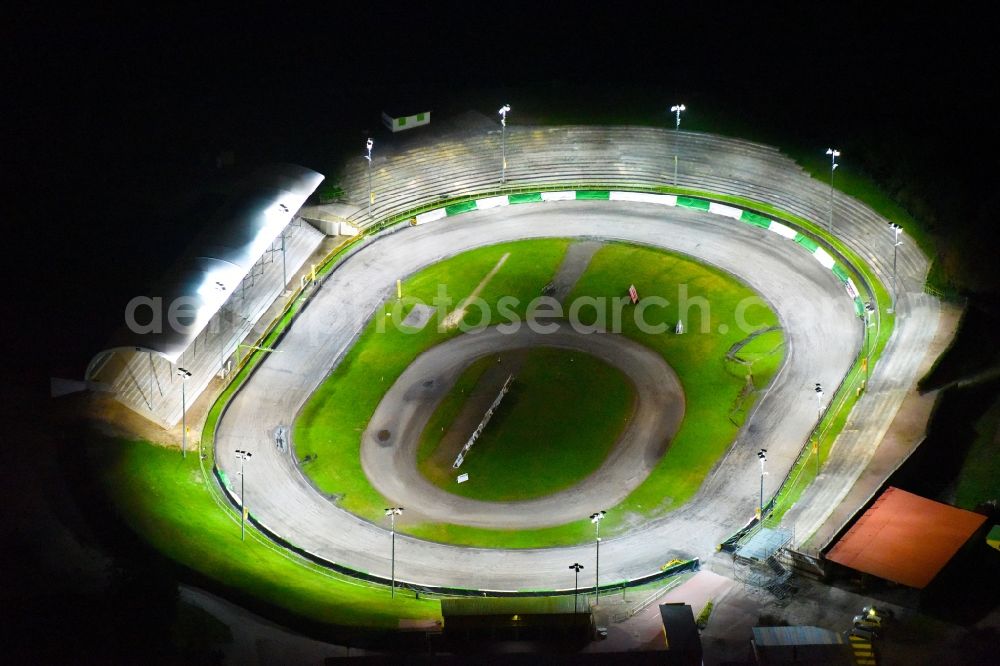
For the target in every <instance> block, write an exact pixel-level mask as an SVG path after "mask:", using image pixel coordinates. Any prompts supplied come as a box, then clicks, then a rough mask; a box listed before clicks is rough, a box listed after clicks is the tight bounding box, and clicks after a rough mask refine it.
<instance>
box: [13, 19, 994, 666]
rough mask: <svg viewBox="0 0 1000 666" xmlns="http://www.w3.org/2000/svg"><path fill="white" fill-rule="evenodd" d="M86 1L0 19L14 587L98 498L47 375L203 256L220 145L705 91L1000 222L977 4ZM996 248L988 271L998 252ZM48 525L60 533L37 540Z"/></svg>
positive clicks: (255, 154) (35, 577)
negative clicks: (416, 117)
mask: <svg viewBox="0 0 1000 666" xmlns="http://www.w3.org/2000/svg"><path fill="white" fill-rule="evenodd" d="M75 4H79V5H82V4H92V3H74V5H70V4H69V3H66V6H59V5H51V4H43V3H41V2H32V3H20V4H12V3H7V4H6V5H5V7H4V16H3V20H2V21H0V86H2V87H0V174H2V177H3V183H4V185H5V186H6V187H5V188H4V189H5V196H2V197H0V206H2V208H0V219H2V220H3V227H2V228H3V229H4V231H5V234H4V237H3V240H4V243H5V246H4V248H5V253H4V255H5V260H6V261H5V268H4V276H5V280H4V289H3V297H4V306H5V313H6V316H5V317H4V326H3V328H2V331H3V334H4V336H5V337H8V338H11V339H10V340H9V341H7V342H6V343H5V344H4V346H3V349H4V352H5V354H4V358H3V363H2V364H0V367H2V368H3V371H2V373H0V383H2V385H3V387H4V389H3V399H2V400H0V409H2V411H3V413H4V418H3V419H2V420H3V422H4V428H5V430H4V434H5V438H4V442H3V446H4V452H5V453H4V456H5V457H4V462H3V465H0V513H2V515H0V528H2V529H0V542H2V543H3V544H4V545H5V556H6V557H14V558H20V563H21V565H22V568H23V571H19V570H17V569H16V568H8V569H7V571H10V572H14V573H15V575H14V576H8V578H9V579H10V580H9V581H8V582H10V583H11V584H12V585H11V586H8V587H10V589H8V590H5V593H6V594H14V592H17V591H18V590H20V591H22V592H23V593H24V594H27V595H29V596H30V595H31V594H35V592H34V589H35V584H36V582H46V581H48V580H49V579H50V578H51V577H52V576H51V572H50V571H49V570H48V568H47V567H50V566H52V565H51V564H45V562H47V561H48V560H47V559H46V558H39V557H37V556H36V555H37V553H42V552H45V553H48V550H49V549H48V534H49V532H48V531H46V530H48V529H50V528H53V529H56V531H55V532H54V533H55V534H62V531H61V529H62V528H61V523H62V517H63V513H64V512H65V514H66V519H65V520H66V522H67V524H70V525H72V524H75V520H73V515H72V514H73V512H74V509H73V506H74V505H73V503H72V501H73V498H76V497H78V496H77V495H73V496H65V495H64V494H63V493H64V492H65V491H64V490H63V489H62V486H63V480H62V478H63V476H66V477H67V478H71V479H74V480H75V479H76V477H77V475H78V474H77V470H76V468H75V467H74V465H73V461H74V460H77V457H76V451H77V450H78V449H79V447H78V446H76V444H77V443H78V442H77V441H76V439H75V438H76V433H75V432H66V430H67V427H64V426H62V425H59V424H56V423H54V421H55V419H54V418H53V417H52V412H53V403H52V402H51V401H49V400H48V399H47V380H48V377H49V376H50V375H56V376H65V377H79V376H80V375H81V374H82V372H83V368H84V367H85V365H86V362H87V360H88V359H89V357H90V356H91V355H92V354H93V353H94V352H95V351H96V350H98V349H100V348H101V346H102V345H103V344H104V342H105V341H106V339H107V337H108V335H109V334H110V333H111V331H112V330H113V329H114V328H115V327H116V326H117V324H118V322H120V321H121V318H122V311H123V307H124V304H125V303H126V302H127V300H128V299H129V298H130V297H132V296H134V295H136V294H138V293H142V292H143V288H144V287H145V286H147V285H148V283H150V282H152V281H153V280H155V279H156V278H157V277H159V276H160V274H161V273H162V272H163V271H164V270H165V269H166V267H167V266H169V265H170V264H171V263H172V262H173V260H174V259H175V258H176V257H177V256H178V254H179V253H180V252H181V251H182V249H183V248H184V247H185V246H186V245H187V243H188V242H189V239H190V238H191V236H192V235H193V234H194V233H195V232H196V231H197V228H198V224H199V223H200V222H201V220H200V219H199V218H198V217H197V215H192V214H187V213H185V211H186V210H191V209H192V207H191V203H192V202H194V201H196V199H195V198H194V195H195V194H196V193H197V192H198V191H199V190H200V189H201V188H202V187H203V186H204V183H205V182H206V181H207V180H210V179H211V178H212V168H211V162H212V158H213V156H214V155H215V154H216V152H217V151H219V150H220V149H223V148H231V149H233V150H235V151H236V154H237V156H238V159H239V160H240V164H239V165H240V167H242V168H250V167H252V166H254V165H255V164H258V163H263V162H268V161H275V160H283V161H292V162H298V163H301V164H304V165H306V166H310V167H313V168H317V169H319V170H321V171H322V170H326V169H327V168H328V167H329V166H331V162H332V163H336V161H337V160H336V155H337V150H338V149H342V148H343V146H344V144H345V142H346V144H347V145H357V146H358V151H359V153H360V147H361V146H362V145H363V140H364V138H363V137H364V132H365V129H366V128H373V127H375V126H376V125H377V122H378V121H377V118H378V112H379V110H380V108H379V107H380V105H381V104H382V103H384V101H385V100H386V99H391V98H393V97H395V96H396V95H398V94H400V93H407V92H414V91H416V92H418V93H420V92H423V93H426V94H427V95H429V96H431V97H432V99H435V100H444V99H446V98H447V97H448V96H451V97H453V98H454V97H457V98H458V99H459V100H463V99H464V96H463V91H465V90H469V91H470V92H469V99H470V100H472V99H475V100H478V102H477V103H481V104H486V101H485V100H491V101H489V104H488V105H486V106H485V107H482V110H485V111H490V112H492V111H493V110H495V109H496V108H497V106H498V105H499V103H502V102H508V101H509V102H510V103H511V104H512V106H514V107H515V108H518V104H519V101H518V99H517V98H516V97H514V96H508V95H509V94H511V93H515V92H517V91H520V90H523V89H525V88H529V89H532V90H535V91H537V90H545V89H548V90H550V91H552V90H555V91H567V95H568V96H569V97H573V101H572V102H570V103H573V104H577V103H578V102H579V95H582V96H583V97H586V98H587V99H588V100H589V101H590V103H591V104H593V105H597V106H599V105H601V104H606V105H614V104H616V103H617V102H619V101H620V100H623V99H635V96H634V95H633V94H631V93H629V91H633V92H634V91H641V92H644V93H645V98H646V99H647V100H652V101H650V102H649V104H650V106H651V107H653V108H654V109H655V108H657V107H659V108H664V109H665V108H666V107H668V106H669V105H670V104H672V103H676V102H677V101H684V100H690V99H697V100H700V101H699V103H700V104H702V105H703V106H716V107H718V108H725V109H726V110H727V112H728V113H729V114H731V115H733V116H737V117H739V118H741V119H743V120H745V121H746V122H747V123H748V124H749V125H751V126H756V125H758V124H759V125H760V126H762V127H764V126H766V127H769V128H771V129H772V130H775V129H777V130H780V134H781V135H782V136H787V137H788V138H789V140H791V141H799V142H801V143H803V144H805V145H810V146H811V145H818V146H822V147H825V146H827V145H839V146H842V147H846V146H847V145H850V142H851V141H854V142H855V145H857V144H858V143H859V142H863V141H872V142H882V141H885V142H887V145H892V146H894V147H897V148H900V155H899V160H900V161H902V162H906V163H907V165H908V166H909V167H911V169H912V171H913V173H915V174H916V175H917V176H921V177H923V178H924V179H925V180H933V179H935V178H936V177H937V174H938V173H940V174H941V177H942V179H944V180H945V181H946V186H945V187H941V188H939V190H938V193H939V194H940V193H943V194H941V196H946V197H950V199H949V200H948V205H949V206H951V207H952V208H953V209H954V210H958V211H962V210H965V209H964V208H962V206H961V205H960V204H961V203H962V202H963V201H967V200H970V199H973V198H983V197H985V198H986V199H987V204H990V205H991V206H992V207H990V208H989V209H988V210H989V211H990V214H992V210H996V209H1000V202H998V201H997V197H998V195H997V188H996V187H995V186H994V185H993V180H995V174H996V173H998V172H1000V169H998V168H997V167H998V166H1000V165H998V160H997V157H996V156H997V154H998V153H997V152H996V151H994V150H993V147H992V146H990V145H987V144H986V143H985V142H984V140H983V139H981V138H980V137H981V136H982V135H983V133H984V132H988V131H990V130H991V129H992V126H993V125H995V124H996V121H995V119H994V115H995V113H994V111H993V107H991V106H990V105H989V104H988V103H987V102H988V101H989V96H990V94H991V93H992V92H993V90H994V89H995V88H996V64H997V60H998V58H997V57H996V46H994V44H996V37H995V35H994V31H995V25H994V24H993V23H992V22H990V21H987V20H986V16H985V15H982V16H980V15H977V13H976V10H975V9H974V8H972V9H970V8H969V6H968V4H966V3H962V4H961V5H960V6H959V3H953V4H952V5H947V6H945V5H941V4H940V3H938V4H936V5H933V6H932V7H931V8H928V9H914V8H912V7H910V8H908V9H906V11H904V12H900V11H898V10H897V11H892V10H890V9H889V8H886V7H883V6H882V5H883V3H872V2H859V3H847V4H844V3H840V4H837V5H836V6H834V3H828V2H822V3H820V2H788V3H779V4H771V3H762V2H755V3H742V2H694V3H685V4H683V5H682V4H680V3H673V2H663V1H661V2H657V3H649V4H645V5H633V6H630V7H625V6H624V5H623V3H618V2H615V3H601V4H596V3H568V2H560V1H559V0H549V1H547V2H539V1H537V0H536V1H535V2H530V3H516V2H506V1H502V0H496V1H494V2H484V1H479V0H477V1H467V2H457V1H455V0H451V1H450V2H443V3H433V7H430V8H428V7H429V6H430V5H431V4H432V3H427V2H413V1H412V0H411V1H410V2H407V3H400V5H401V6H402V7H405V8H406V9H405V10H402V9H400V10H396V11H394V10H393V9H392V6H391V5H390V3H388V2H377V3H376V2H370V1H369V2H358V3H355V4H356V5H357V6H358V7H362V6H363V8H355V7H350V8H348V7H349V5H348V4H347V3H333V2H327V3H324V5H323V6H324V9H323V10H322V11H321V12H314V11H308V10H304V9H303V8H301V7H297V6H294V5H292V4H291V3H271V5H270V9H269V10H268V12H267V13H257V11H256V10H252V9H249V8H248V7H247V6H245V5H246V4H247V3H244V6H239V7H238V8H232V9H227V10H221V9H213V8H210V7H208V6H207V4H208V3H201V4H190V5H187V6H186V7H184V8H181V9H177V8H174V7H172V6H171V7H169V8H164V9H149V8H147V7H144V6H142V5H146V4H151V3H129V4H125V3H122V4H121V6H116V5H115V4H114V3H103V7H104V8H103V9H99V10H97V9H93V8H88V9H79V8H77V7H75ZM164 4H165V5H167V4H168V3H164ZM174 4H178V3H169V5H174ZM659 92H662V96H660V95H659V94H658V93H659ZM555 104H556V105H558V100H556V102H555ZM691 106H692V107H693V106H694V105H693V104H692V105H691ZM441 108H448V105H447V104H442V107H441ZM451 108H457V109H460V108H461V104H460V103H459V104H456V103H454V102H452V103H451ZM435 110H436V111H437V110H438V109H437V108H435ZM694 113H696V111H695V110H694V109H693V108H692V109H691V110H690V111H689V115H691V114H694ZM513 122H517V120H516V119H515V120H513ZM665 122H669V120H667V119H665ZM352 142H356V143H352ZM903 149H905V150H903ZM853 154H857V151H855V152H854V153H853ZM846 159H848V155H847V154H846V152H845V156H844V160H846ZM939 165H946V166H944V167H939ZM990 199H992V203H991V201H990ZM956 202H957V203H956ZM952 204H956V205H954V206H952ZM993 204H995V205H993ZM947 207H948V206H943V208H947ZM963 221H964V219H963V218H962V215H961V214H960V215H958V216H957V217H956V218H954V219H949V222H952V223H956V224H961V223H963ZM989 221H990V223H991V224H992V218H989ZM987 243H988V242H987V241H984V243H983V244H982V245H983V247H982V248H980V253H981V254H980V260H984V261H991V262H992V263H994V264H995V263H997V262H996V261H995V259H996V253H995V251H992V250H990V249H989V247H988V245H987ZM11 263H12V264H13V265H11ZM8 413H9V415H10V418H8ZM46 452H47V453H48V455H46ZM39 461H42V462H41V463H39ZM67 461H69V462H67ZM39 470H41V471H39ZM49 477H51V478H49ZM74 482H75V481H74ZM53 488H54V489H55V490H56V491H57V492H55V493H54V494H53V493H52V489H53ZM64 497H70V501H68V502H67V501H64V499H63V498H64ZM25 498H26V499H25ZM33 498H34V499H33ZM81 504H86V502H82V503H81ZM40 507H41V508H40ZM45 507H48V509H46V510H45V511H43V510H42V509H43V508H45ZM4 510H6V511H5V512H4ZM88 510H89V511H94V509H93V508H92V507H88ZM31 511H38V512H39V513H43V514H44V513H45V512H46V511H49V512H50V513H53V515H55V514H58V517H59V519H58V520H56V519H53V516H51V515H50V516H49V519H48V520H47V521H44V520H43V521H40V524H41V525H42V527H43V528H44V529H42V528H40V527H39V526H38V525H35V524H33V522H32V521H31V520H30V519H29V515H30V513H29V512H31ZM46 515H47V514H46ZM15 518H16V519H17V520H15ZM22 525H30V526H31V528H30V529H25V530H21V526H22ZM81 534H86V532H82V533H81ZM74 538H75V537H74ZM54 552H59V551H58V549H56V550H55V551H54ZM39 562H42V564H39ZM73 566H74V565H73V563H72V562H70V563H61V565H60V566H59V567H55V569H57V570H58V571H57V573H61V575H66V572H67V571H73ZM59 580H61V579H59ZM43 587H45V586H44V585H43ZM11 590H14V592H11ZM2 596H3V595H0V597H2ZM29 601H30V599H29ZM92 602H93V600H92V599H91V598H85V599H84V600H83V601H82V602H80V601H77V602H76V603H77V604H78V606H74V605H73V604H72V603H71V604H69V605H68V606H65V607H64V606H63V605H62V604H61V603H60V604H57V605H55V606H50V605H48V604H49V602H48V601H46V600H45V599H42V600H41V601H40V602H39V605H38V606H37V608H36V612H35V614H36V615H37V617H38V618H44V620H45V621H44V622H43V623H41V624H44V625H45V626H44V627H43V628H42V629H41V630H40V632H39V635H40V636H45V640H52V636H51V630H52V626H57V627H59V629H60V634H63V633H64V631H65V630H68V631H69V632H70V635H72V631H73V630H74V627H76V624H77V617H76V616H77V614H78V613H80V614H91V615H93V613H94V607H93V606H92ZM6 607H7V608H9V609H14V610H16V612H17V614H18V615H19V616H21V617H20V620H21V624H20V625H17V624H15V625H13V626H15V627H18V626H21V627H23V626H28V624H30V623H31V622H33V621H34V619H35V618H34V616H33V615H32V610H31V609H32V608H33V607H34V606H32V605H30V604H29V605H28V606H27V609H28V610H27V611H25V610H24V609H25V606H24V605H23V604H22V603H21V602H20V601H19V602H18V603H17V604H13V603H8V604H6ZM124 612H125V613H127V612H128V611H127V609H126V611H124ZM0 614H2V613H0ZM122 617H123V615H122V614H121V613H117V614H116V613H107V614H105V615H100V614H96V615H93V618H91V621H93V622H95V623H99V624H102V625H107V624H112V623H114V622H116V621H117V620H115V619H114V618H118V619H121V618H122ZM53 618H55V619H53ZM65 618H72V622H71V623H67V621H66V619H65ZM108 618H112V619H108ZM4 624H5V626H6V622H5V623H4ZM154 624H155V622H152V621H151V622H150V625H151V626H153V625H154ZM86 626H87V625H86V624H83V625H81V627H83V628H79V627H77V628H76V631H78V632H81V637H80V639H81V640H82V641H83V642H82V643H80V645H86V644H87V642H88V641H89V642H93V640H94V638H93V636H90V635H89V634H88V633H87V632H88V630H87V629H86V628H85V627H86ZM154 628H156V627H154ZM157 629H158V628H157ZM25 635H26V636H27V637H28V638H27V639H25V640H26V642H27V643H30V642H31V638H30V637H31V636H32V634H30V633H28V634H25ZM64 640H66V639H65V636H64ZM71 640H72V639H71ZM104 649H106V647H105V648H104ZM98 654H99V653H98Z"/></svg>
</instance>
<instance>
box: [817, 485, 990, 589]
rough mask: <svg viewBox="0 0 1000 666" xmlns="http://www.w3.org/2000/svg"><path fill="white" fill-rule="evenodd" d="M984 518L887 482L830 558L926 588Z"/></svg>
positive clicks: (830, 559) (976, 531)
mask: <svg viewBox="0 0 1000 666" xmlns="http://www.w3.org/2000/svg"><path fill="white" fill-rule="evenodd" d="M985 523H986V516H983V515H981V514H978V513H973V512H972V511H966V510H964V509H957V508H955V507H953V506H949V505H947V504H942V503H940V502H935V501H933V500H929V499H927V498H925V497H920V496H919V495H914V494H912V493H908V492H906V491H904V490H900V489H899V488H894V487H889V488H888V489H887V490H886V491H885V492H884V493H882V495H881V496H880V497H879V498H878V499H877V500H875V502H874V503H873V504H872V506H871V507H870V508H869V509H868V510H867V511H865V512H864V514H863V515H862V516H861V518H859V519H858V521H857V522H856V523H855V524H854V525H853V526H852V527H851V528H850V529H849V530H848V531H847V533H846V534H844V536H842V537H841V538H840V539H839V540H838V541H837V542H836V544H834V546H833V548H832V549H831V550H830V551H829V552H828V553H827V554H826V559H827V560H829V561H831V562H836V563H837V564H840V565H842V566H845V567H848V568H849V569H853V570H855V571H860V572H862V573H866V574H870V575H872V576H875V577H878V578H882V579H884V580H888V581H893V582H895V583H900V584H902V585H906V586H908V587H912V588H915V589H918V590H922V589H924V588H925V587H927V586H928V585H929V584H930V582H931V581H932V580H934V578H935V577H936V576H937V575H938V574H939V573H940V572H941V570H942V569H944V567H945V565H947V564H948V563H949V562H950V561H951V560H952V559H953V558H954V557H955V555H956V554H958V552H959V551H960V550H962V549H963V547H965V545H966V544H967V543H968V542H969V541H970V539H972V538H973V536H975V535H976V534H977V533H978V532H980V531H981V530H983V528H984V524H985Z"/></svg>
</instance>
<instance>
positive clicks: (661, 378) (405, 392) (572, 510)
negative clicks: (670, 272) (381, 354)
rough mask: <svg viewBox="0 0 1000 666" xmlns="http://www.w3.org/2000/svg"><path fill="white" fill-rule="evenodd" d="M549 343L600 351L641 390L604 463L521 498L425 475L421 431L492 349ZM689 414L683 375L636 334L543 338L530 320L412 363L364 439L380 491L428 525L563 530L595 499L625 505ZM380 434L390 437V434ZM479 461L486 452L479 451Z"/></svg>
mask: <svg viewBox="0 0 1000 666" xmlns="http://www.w3.org/2000/svg"><path fill="white" fill-rule="evenodd" d="M545 323H546V325H548V324H549V322H545ZM539 346H545V347H558V348H561V349H569V350H575V351H580V352H583V353H586V354H590V355H591V356H595V357H597V358H599V359H601V360H602V361H605V362H606V363H608V364H609V365H612V366H614V367H616V368H618V369H619V370H621V371H622V372H623V373H625V375H626V376H627V377H629V379H631V380H632V382H633V383H634V384H635V387H636V405H635V409H634V411H633V413H632V418H631V419H630V420H629V423H628V425H627V426H626V428H625V431H624V432H623V433H622V434H621V436H620V437H619V438H618V441H617V442H616V443H615V445H614V448H613V449H612V450H611V452H610V453H609V454H608V457H607V458H606V459H605V460H604V462H603V463H602V464H601V466H600V467H599V468H598V469H597V470H595V471H594V473H592V474H590V475H589V476H587V478H585V479H584V480H582V481H581V482H580V483H579V484H577V485H575V486H573V487H571V488H567V489H566V490H563V491H560V492H557V493H553V494H552V495H548V496H546V497H543V498H540V499H536V500H531V501H521V502H483V501H478V500H473V499H468V498H465V497H459V496H458V495H453V494H451V493H449V492H446V491H444V490H442V489H441V488H438V487H437V486H435V485H434V484H432V483H431V482H430V481H428V480H427V479H426V478H425V477H424V476H423V475H422V474H420V472H419V471H418V470H417V447H418V446H419V444H420V435H421V433H422V432H423V431H424V426H426V425H427V421H428V420H430V417H431V415H432V414H433V412H434V409H435V407H436V406H437V404H438V402H440V400H441V399H442V398H443V397H444V396H445V395H446V394H447V393H448V391H449V390H450V389H451V387H452V386H453V385H454V383H455V381H456V380H457V379H458V376H459V375H460V374H461V373H462V370H464V369H465V368H466V367H467V366H468V365H469V364H470V363H472V362H473V361H475V360H476V359H477V358H480V357H482V356H485V355H487V354H490V353H497V352H505V351H508V350H515V349H526V348H529V347H539ZM683 416H684V394H683V391H682V389H681V385H680V382H679V381H678V379H677V375H676V374H675V373H674V371H673V370H672V369H671V368H670V366H668V365H667V364H666V362H664V360H663V358H662V357H661V356H660V355H659V354H656V353H654V352H652V351H651V350H649V349H648V348H646V347H643V346H642V345H639V344H637V343H635V342H632V341H631V340H629V339H627V338H624V337H622V336H620V335H614V334H610V333H608V334H602V333H593V334H584V333H578V332H576V331H574V330H573V328H572V327H571V326H569V325H567V324H560V325H559V327H558V329H557V330H555V331H552V332H548V333H543V332H537V333H536V332H535V331H533V330H532V329H531V328H529V327H528V326H527V325H526V324H525V325H522V326H521V327H520V329H519V330H517V331H516V332H513V333H507V334H505V333H504V332H503V331H502V330H501V329H498V328H497V327H492V328H489V329H486V330H483V331H480V332H477V333H469V334H466V335H462V336H459V337H457V338H453V339H452V340H449V341H448V342H445V343H443V344H440V345H437V346H436V347H432V348H431V349H429V350H427V351H426V352H424V353H423V354H421V355H420V356H418V357H417V359H416V360H415V361H414V362H413V363H412V364H410V366H409V367H408V368H407V369H406V371H405V372H404V373H403V374H402V375H401V376H400V378H399V379H398V380H397V381H396V383H395V384H393V385H392V386H391V387H390V388H389V390H388V392H386V394H385V396H384V397H383V398H382V402H381V403H379V406H378V408H377V409H376V410H375V414H374V415H373V416H372V420H371V422H370V423H369V426H368V429H367V430H366V431H365V433H364V436H363V437H362V440H361V464H362V466H363V467H364V470H365V474H367V475H368V478H369V480H371V482H372V485H374V486H375V488H376V490H378V491H379V492H380V493H382V494H383V495H385V496H386V497H391V498H392V500H393V502H395V503H396V504H398V505H402V506H405V507H407V508H408V509H414V510H416V511H417V512H419V513H420V515H421V516H422V517H423V518H424V519H429V520H433V521H435V522H447V523H457V524H460V525H471V526H474V527H488V528H495V529H515V528H516V529H530V528H538V527H546V526H549V525H560V524H562V523H567V522H571V521H574V520H579V519H580V507H581V506H584V505H586V504H587V503H588V502H593V501H594V498H597V497H600V498H603V501H604V503H605V504H607V505H608V506H614V505H615V504H618V503H619V502H620V501H622V500H623V499H625V497H626V496H627V495H628V494H629V493H630V492H631V491H632V490H633V489H635V488H636V487H637V486H638V485H639V484H640V483H642V482H643V481H644V480H645V479H646V477H647V476H649V473H650V472H651V471H652V470H653V467H655V466H656V463H657V462H658V461H659V459H660V457H661V456H662V455H663V453H664V451H665V450H666V444H667V442H669V441H670V440H671V439H672V438H673V436H674V435H675V434H676V433H677V429H678V427H679V426H680V422H681V419H682V418H683ZM380 432H388V433H389V435H388V437H385V438H380V437H379V436H378V435H379V433H380ZM469 455H473V456H474V455H476V450H475V447H473V448H472V450H471V451H470V453H469ZM458 473H459V471H456V472H455V474H458ZM470 482H472V483H474V482H475V480H472V481H470Z"/></svg>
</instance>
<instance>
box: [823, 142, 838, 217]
mask: <svg viewBox="0 0 1000 666" xmlns="http://www.w3.org/2000/svg"><path fill="white" fill-rule="evenodd" d="M826 154H827V155H829V156H830V219H829V222H827V226H826V230H827V231H829V232H830V233H831V234H832V233H833V172H834V171H836V170H837V167H839V166H840V165H839V164H837V158H838V157H840V151H839V150H837V149H836V148H827V149H826Z"/></svg>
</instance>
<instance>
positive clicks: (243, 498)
mask: <svg viewBox="0 0 1000 666" xmlns="http://www.w3.org/2000/svg"><path fill="white" fill-rule="evenodd" d="M236 457H237V458H238V459H239V461H240V541H246V538H247V492H246V489H247V486H246V480H247V476H246V469H245V464H246V461H248V460H250V458H252V457H253V454H252V453H250V452H249V451H247V450H245V449H236Z"/></svg>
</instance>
